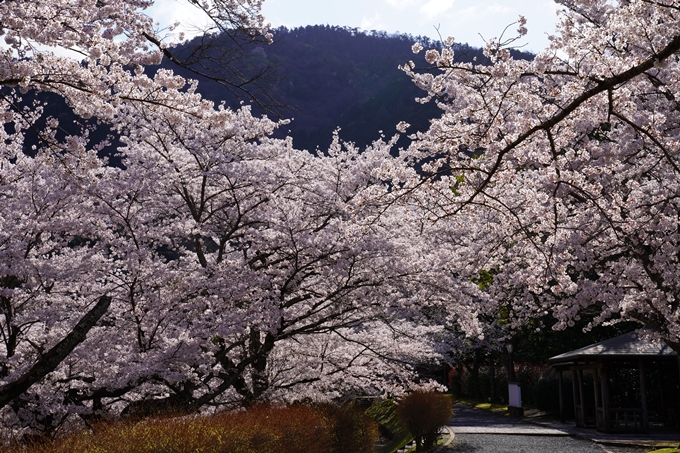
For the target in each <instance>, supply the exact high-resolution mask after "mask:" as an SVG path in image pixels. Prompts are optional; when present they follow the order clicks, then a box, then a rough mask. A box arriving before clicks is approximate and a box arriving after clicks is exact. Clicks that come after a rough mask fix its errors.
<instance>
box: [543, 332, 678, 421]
mask: <svg viewBox="0 0 680 453" xmlns="http://www.w3.org/2000/svg"><path fill="white" fill-rule="evenodd" d="M549 361H550V363H551V365H552V366H553V368H555V369H556V371H557V373H558V379H559V401H560V419H561V420H563V421H564V418H565V410H564V407H565V404H564V396H563V395H564V393H565V392H564V390H563V383H564V382H563V381H564V379H563V374H564V373H565V372H567V373H571V381H572V383H571V385H572V386H573V396H574V417H575V420H576V425H577V426H581V427H595V428H597V430H598V431H603V432H648V431H649V429H650V427H665V428H673V429H677V428H678V422H679V420H680V407H679V406H680V391H679V380H680V379H679V370H678V358H677V353H676V352H675V351H673V350H672V349H671V348H670V347H669V346H667V345H666V344H664V343H654V342H651V341H649V340H647V339H645V338H643V335H641V333H640V332H639V331H638V332H631V333H627V334H624V335H620V336H618V337H615V338H611V339H609V340H605V341H602V342H600V343H595V344H592V345H590V346H585V347H583V348H580V349H575V350H573V351H569V352H565V353H564V354H560V355H558V356H555V357H552V358H550V359H549Z"/></svg>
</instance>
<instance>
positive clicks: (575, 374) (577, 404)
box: [571, 368, 579, 426]
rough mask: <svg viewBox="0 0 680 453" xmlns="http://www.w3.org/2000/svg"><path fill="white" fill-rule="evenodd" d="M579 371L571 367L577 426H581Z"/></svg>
mask: <svg viewBox="0 0 680 453" xmlns="http://www.w3.org/2000/svg"><path fill="white" fill-rule="evenodd" d="M577 381H578V372H577V371H576V370H575V369H574V368H572V369H571V386H572V389H573V390H572V394H573V396H574V420H575V421H576V426H579V403H578V399H577V398H578V386H577Z"/></svg>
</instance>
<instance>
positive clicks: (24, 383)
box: [0, 296, 111, 408]
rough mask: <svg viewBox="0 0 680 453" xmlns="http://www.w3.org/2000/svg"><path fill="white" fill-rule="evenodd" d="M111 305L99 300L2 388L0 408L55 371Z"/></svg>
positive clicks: (104, 300)
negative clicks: (31, 364)
mask: <svg viewBox="0 0 680 453" xmlns="http://www.w3.org/2000/svg"><path fill="white" fill-rule="evenodd" d="M110 305H111V298H110V297H109V296H102V297H100V298H99V301H98V302H97V304H96V305H95V306H94V307H92V309H90V311H88V312H87V313H86V314H85V316H83V318H82V319H81V320H80V321H78V324H76V325H75V327H74V328H73V330H71V332H70V333H69V334H68V335H66V338H64V339H63V340H61V341H60V342H59V343H57V344H56V345H54V346H53V347H52V349H50V350H49V351H47V352H46V353H45V354H44V355H43V356H41V357H40V359H39V360H38V361H37V362H36V363H35V365H33V366H32V367H31V368H30V369H29V370H28V371H26V372H25V373H24V374H23V375H22V376H20V377H19V378H18V379H17V380H15V381H14V382H10V383H9V384H6V385H5V386H3V387H2V388H0V408H3V407H5V406H6V405H7V404H9V403H10V402H12V401H13V400H14V399H16V398H18V397H20V396H21V395H23V394H24V393H26V391H27V390H28V389H29V388H30V387H31V386H32V385H33V384H35V383H36V382H38V381H39V380H41V379H42V378H44V377H45V376H47V375H48V374H49V373H51V372H52V371H54V370H55V368H57V367H58V366H59V364H60V363H61V362H62V361H63V360H64V359H65V358H66V357H68V355H69V354H70V353H71V351H73V350H74V349H75V347H76V346H78V345H79V344H80V343H82V342H83V341H84V340H85V337H86V336H87V333H88V332H89V331H90V329H92V327H94V325H95V324H97V321H99V320H100V319H101V317H102V316H104V313H106V311H107V310H108V309H109V306H110Z"/></svg>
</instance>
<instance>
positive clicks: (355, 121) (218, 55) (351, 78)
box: [25, 25, 532, 165]
mask: <svg viewBox="0 0 680 453" xmlns="http://www.w3.org/2000/svg"><path fill="white" fill-rule="evenodd" d="M273 34H274V42H273V43H271V44H267V43H263V42H259V43H258V42H257V41H256V42H255V43H252V42H249V43H247V44H244V43H239V42H236V41H234V40H232V39H230V37H226V38H225V37H222V36H212V37H210V38H206V37H202V38H200V39H199V38H197V39H195V40H193V41H188V42H186V43H184V44H182V45H180V46H177V47H175V48H172V49H171V50H170V52H171V54H172V55H173V56H176V57H177V58H178V60H180V61H183V62H189V64H187V65H185V67H182V66H178V65H177V64H175V63H173V62H172V61H170V60H169V59H168V58H165V59H164V61H163V63H162V64H161V65H160V66H151V67H148V68H147V69H146V70H147V72H149V73H155V72H156V71H157V70H158V69H159V68H165V69H170V70H172V71H173V72H175V73H177V74H180V75H183V76H185V77H187V78H189V79H197V80H198V82H199V83H198V88H197V91H198V92H199V93H200V94H201V95H202V96H203V97H205V98H207V99H210V100H212V101H214V102H215V103H217V104H219V103H221V102H224V103H226V104H227V105H229V106H231V107H232V108H237V107H238V106H239V105H240V103H241V102H244V103H246V104H248V103H252V104H253V105H252V107H253V112H254V114H255V115H257V116H260V115H263V114H267V115H269V116H270V117H271V116H278V117H279V118H287V119H291V120H292V121H291V123H290V124H289V125H287V126H286V127H283V128H281V129H279V130H278V131H276V132H275V135H276V136H277V137H280V138H283V137H285V136H291V137H292V138H293V145H294V146H295V147H296V148H298V149H306V150H309V151H314V150H316V148H320V149H321V150H323V149H327V147H328V145H329V144H330V142H331V140H332V136H333V131H334V130H336V129H337V128H340V129H341V132H340V138H341V139H342V140H345V141H351V142H354V143H355V144H357V145H358V146H359V148H360V149H361V148H363V147H365V146H366V145H368V144H370V143H371V142H373V141H374V140H376V139H378V138H380V135H381V132H382V133H384V135H385V136H387V137H391V136H392V135H393V134H395V133H396V128H395V126H396V124H397V123H399V122H400V121H406V122H407V123H409V124H411V128H410V129H409V130H408V133H409V134H411V133H414V132H416V131H422V130H425V129H427V127H428V125H429V121H430V119H431V118H435V117H437V116H439V115H440V114H441V111H440V110H439V109H438V108H437V106H436V105H435V104H434V103H427V104H421V103H418V102H417V101H416V98H418V97H422V96H424V94H425V92H424V91H422V90H421V89H419V88H418V87H416V85H415V84H414V83H413V82H412V80H411V79H410V78H409V77H408V76H407V75H406V74H405V73H404V72H403V71H401V70H400V69H399V66H400V65H403V64H406V63H407V62H409V61H413V62H414V63H415V64H416V67H420V68H422V70H428V64H427V63H426V61H425V59H424V56H423V54H422V53H421V54H420V55H414V54H413V52H412V50H411V47H412V46H413V44H414V43H416V42H419V43H421V44H422V45H423V47H424V48H426V49H428V48H439V47H440V46H441V43H439V42H436V41H432V40H430V39H429V38H423V37H413V36H410V35H396V34H393V35H390V34H387V33H386V32H375V31H373V32H369V33H364V32H360V31H357V30H356V29H352V28H342V27H330V26H324V25H314V26H306V27H300V28H295V29H290V30H289V29H287V28H284V27H281V28H278V29H275V30H273ZM197 49H200V50H197ZM455 51H456V58H457V60H458V61H461V62H465V61H472V59H473V58H476V59H477V61H482V62H483V61H484V60H485V57H484V55H483V54H482V51H481V49H478V48H473V47H470V46H468V45H466V44H459V45H457V46H456V47H455ZM514 56H515V58H527V59H530V58H532V55H531V54H529V53H521V52H516V53H515V55H514ZM229 71H232V72H229ZM233 71H236V72H240V73H241V75H242V76H243V78H244V80H248V79H249V78H251V77H252V78H255V79H256V82H255V83H245V84H244V86H243V87H237V88H234V87H233V86H232V87H225V86H224V85H222V84H220V83H219V80H223V79H235V73H234V72H233ZM197 73H203V74H208V75H212V76H213V79H212V80H211V78H206V77H201V76H200V75H199V74H197ZM229 88H231V90H230V89H229ZM244 93H249V94H250V95H252V96H250V97H249V96H243V94H244ZM33 96H34V95H33V94H30V93H29V94H28V95H27V97H26V100H27V101H30V100H31V99H32V98H33ZM36 96H37V97H38V98H40V99H41V102H43V103H44V105H45V114H46V115H43V117H42V118H41V119H40V120H38V123H36V124H37V126H38V127H37V129H40V127H42V125H44V123H45V121H47V117H48V116H51V117H55V118H58V119H59V122H60V128H61V131H62V132H61V133H60V134H63V135H70V134H75V135H77V134H79V133H80V132H79V131H80V128H81V127H82V125H83V119H82V118H80V119H76V116H75V115H74V114H73V112H72V110H71V109H70V108H69V107H68V106H67V105H66V104H65V103H64V101H63V100H62V99H61V98H60V97H58V96H55V95H53V94H50V93H40V94H37V95H36ZM252 97H254V98H256V99H257V100H258V101H262V102H261V104H262V105H258V102H253V100H252ZM270 107H271V108H270ZM88 127H89V128H90V129H91V131H90V138H91V139H93V141H95V142H100V141H102V140H104V139H105V138H106V136H107V135H109V136H110V140H109V141H110V143H111V145H108V146H104V148H103V150H102V153H101V154H107V155H109V156H110V159H111V162H112V163H113V164H114V165H117V162H118V161H119V158H118V157H116V156H115V155H113V153H112V152H111V151H112V149H113V148H116V147H117V145H118V142H117V140H116V139H115V134H113V135H111V131H110V129H109V128H108V127H106V126H100V127H96V126H95V122H92V121H89V122H88ZM37 142H38V137H37V136H36V135H35V134H33V133H32V132H31V131H28V132H27V134H26V141H25V149H26V151H27V152H29V153H30V152H31V151H30V150H31V148H32V147H33V146H34V145H35V144H37ZM408 142H409V140H408V139H407V137H405V136H404V137H402V138H401V140H400V141H399V142H398V146H399V147H404V146H407V145H408Z"/></svg>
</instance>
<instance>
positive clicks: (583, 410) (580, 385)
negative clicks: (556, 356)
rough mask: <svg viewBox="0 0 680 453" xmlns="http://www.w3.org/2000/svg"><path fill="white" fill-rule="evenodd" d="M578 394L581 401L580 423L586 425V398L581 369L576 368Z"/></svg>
mask: <svg viewBox="0 0 680 453" xmlns="http://www.w3.org/2000/svg"><path fill="white" fill-rule="evenodd" d="M578 395H579V399H580V403H581V425H582V426H586V399H585V395H584V394H583V370H578Z"/></svg>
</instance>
